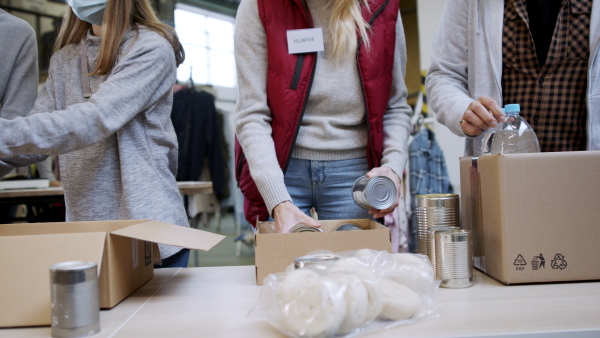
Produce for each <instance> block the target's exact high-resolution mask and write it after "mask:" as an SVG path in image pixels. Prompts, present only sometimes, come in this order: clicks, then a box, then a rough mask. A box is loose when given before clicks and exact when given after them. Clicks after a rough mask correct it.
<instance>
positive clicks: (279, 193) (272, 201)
mask: <svg viewBox="0 0 600 338" xmlns="http://www.w3.org/2000/svg"><path fill="white" fill-rule="evenodd" d="M254 181H255V183H256V186H257V187H258V190H259V191H260V194H261V196H262V197H263V200H264V201H265V205H266V206H267V210H269V215H271V217H272V216H273V209H274V208H275V207H276V206H277V205H278V204H279V203H282V202H285V201H292V197H291V196H290V194H289V193H288V191H287V188H286V187H285V183H284V181H283V177H273V176H272V175H269V176H267V177H263V178H260V179H255V180H254ZM292 202H293V201H292Z"/></svg>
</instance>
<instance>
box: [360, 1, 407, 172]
mask: <svg viewBox="0 0 600 338" xmlns="http://www.w3.org/2000/svg"><path fill="white" fill-rule="evenodd" d="M388 2H389V0H386V1H385V2H384V3H383V4H382V5H381V6H380V7H379V8H377V10H376V11H375V13H373V16H371V19H369V26H370V25H371V24H372V23H373V21H375V18H377V16H378V15H379V14H380V13H381V12H382V11H383V9H384V8H385V6H386V5H387V4H388ZM398 15H400V14H399V13H398ZM362 41H363V39H362V37H360V38H359V39H358V44H357V46H356V68H357V69H358V74H359V77H358V79H359V81H360V91H361V93H362V96H363V103H364V105H365V111H366V114H367V129H368V130H369V132H368V137H369V148H370V149H369V152H367V158H368V157H369V156H370V157H373V156H374V155H373V153H374V151H373V138H372V136H371V135H372V133H371V121H370V120H369V106H368V105H367V97H366V93H365V83H364V82H363V77H362V72H361V70H360V63H359V62H358V56H359V54H360V47H361V46H362ZM388 101H389V99H388ZM371 162H372V164H373V166H375V159H372V160H371Z"/></svg>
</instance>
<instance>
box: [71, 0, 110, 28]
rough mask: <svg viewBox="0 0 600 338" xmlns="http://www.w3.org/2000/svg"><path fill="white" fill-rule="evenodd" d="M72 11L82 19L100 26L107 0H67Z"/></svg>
mask: <svg viewBox="0 0 600 338" xmlns="http://www.w3.org/2000/svg"><path fill="white" fill-rule="evenodd" d="M67 3H68V4H69V6H71V8H72V9H73V13H75V15H77V17H78V18H79V19H81V20H83V21H86V22H89V23H91V24H92V25H97V26H101V25H102V19H103V18H104V10H105V9H106V4H107V3H108V0H67Z"/></svg>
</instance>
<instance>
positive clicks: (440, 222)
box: [415, 194, 473, 288]
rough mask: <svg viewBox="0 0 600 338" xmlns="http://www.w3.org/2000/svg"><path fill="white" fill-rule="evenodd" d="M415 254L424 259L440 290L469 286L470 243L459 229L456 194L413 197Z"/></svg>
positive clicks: (467, 232) (470, 268)
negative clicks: (414, 201)
mask: <svg viewBox="0 0 600 338" xmlns="http://www.w3.org/2000/svg"><path fill="white" fill-rule="evenodd" d="M415 210H416V216H417V238H418V239H417V250H418V253H420V254H423V255H427V257H429V259H430V260H431V264H432V265H433V268H434V270H435V275H436V278H437V279H439V280H441V284H440V286H441V287H446V288H466V287H470V286H472V285H473V249H472V248H473V243H472V242H473V239H472V235H471V231H469V230H463V229H461V228H460V205H459V199H458V195H456V194H426V195H418V196H417V197H416V205H415Z"/></svg>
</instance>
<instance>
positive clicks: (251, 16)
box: [235, 0, 412, 212]
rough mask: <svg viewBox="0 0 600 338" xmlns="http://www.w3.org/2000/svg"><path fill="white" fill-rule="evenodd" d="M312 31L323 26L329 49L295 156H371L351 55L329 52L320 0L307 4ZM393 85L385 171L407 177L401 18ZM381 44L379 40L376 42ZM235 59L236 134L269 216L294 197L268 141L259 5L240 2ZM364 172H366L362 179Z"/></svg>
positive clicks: (322, 56) (320, 60)
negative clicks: (338, 57) (404, 173)
mask: <svg viewBox="0 0 600 338" xmlns="http://www.w3.org/2000/svg"><path fill="white" fill-rule="evenodd" d="M307 3H308V7H309V9H310V11H311V14H312V17H313V21H314V24H315V27H322V28H323V35H324V45H325V51H324V52H318V53H317V67H316V70H315V75H314V80H313V84H312V87H311V89H310V95H309V99H308V103H307V106H306V111H305V113H304V117H303V120H302V122H301V127H300V130H299V133H298V137H297V139H296V144H295V147H294V149H293V153H292V156H293V157H296V158H301V159H309V160H344V159H351V158H358V157H364V156H366V145H367V133H368V131H367V123H366V113H365V106H364V102H363V96H362V92H361V87H360V80H359V76H358V70H357V65H356V57H355V53H354V52H349V53H348V55H347V57H345V58H344V59H343V60H342V61H341V62H335V61H334V60H333V59H332V57H331V55H330V54H329V53H328V51H329V50H330V49H331V33H330V32H329V30H328V25H327V22H328V20H329V15H330V13H328V12H327V11H326V10H325V9H324V8H323V5H324V4H325V1H323V0H308V1H307ZM396 34H397V39H396V45H395V54H394V70H393V77H394V81H393V85H392V90H391V95H390V99H389V103H388V108H387V110H386V112H385V116H384V150H383V159H382V165H384V166H388V167H390V168H391V169H392V170H394V171H395V172H396V173H397V174H398V175H399V176H401V175H402V171H403V170H404V166H405V163H406V159H407V147H408V136H409V129H410V117H411V114H412V110H411V108H410V106H409V105H408V104H407V103H406V95H407V90H406V86H405V84H404V74H405V64H406V44H405V39H404V30H403V28H402V20H401V18H400V16H398V24H397V26H396ZM373 38H375V39H376V38H377V37H373ZM235 57H236V64H237V73H238V86H239V95H238V100H237V107H236V113H235V124H236V133H237V137H238V140H239V141H240V143H241V145H242V147H243V149H244V153H245V155H246V159H247V161H248V164H249V167H250V173H251V175H252V178H253V180H254V182H255V183H256V185H257V187H258V189H259V191H260V193H261V195H262V197H263V199H264V200H265V203H266V206H267V208H268V210H269V212H272V210H273V208H274V207H275V206H276V205H277V204H279V203H281V202H283V201H286V200H290V201H291V197H290V195H289V193H288V192H287V189H286V187H285V184H284V180H283V172H282V170H281V169H280V168H279V164H278V162H277V158H276V155H275V148H274V145H273V140H272V138H271V124H270V120H271V112H270V110H269V107H268V105H267V99H266V78H267V45H266V35H265V30H264V27H263V25H262V22H261V20H260V18H259V16H258V7H257V0H243V1H242V2H241V3H240V6H239V8H238V12H237V19H236V29H235ZM365 174H366V173H365Z"/></svg>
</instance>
